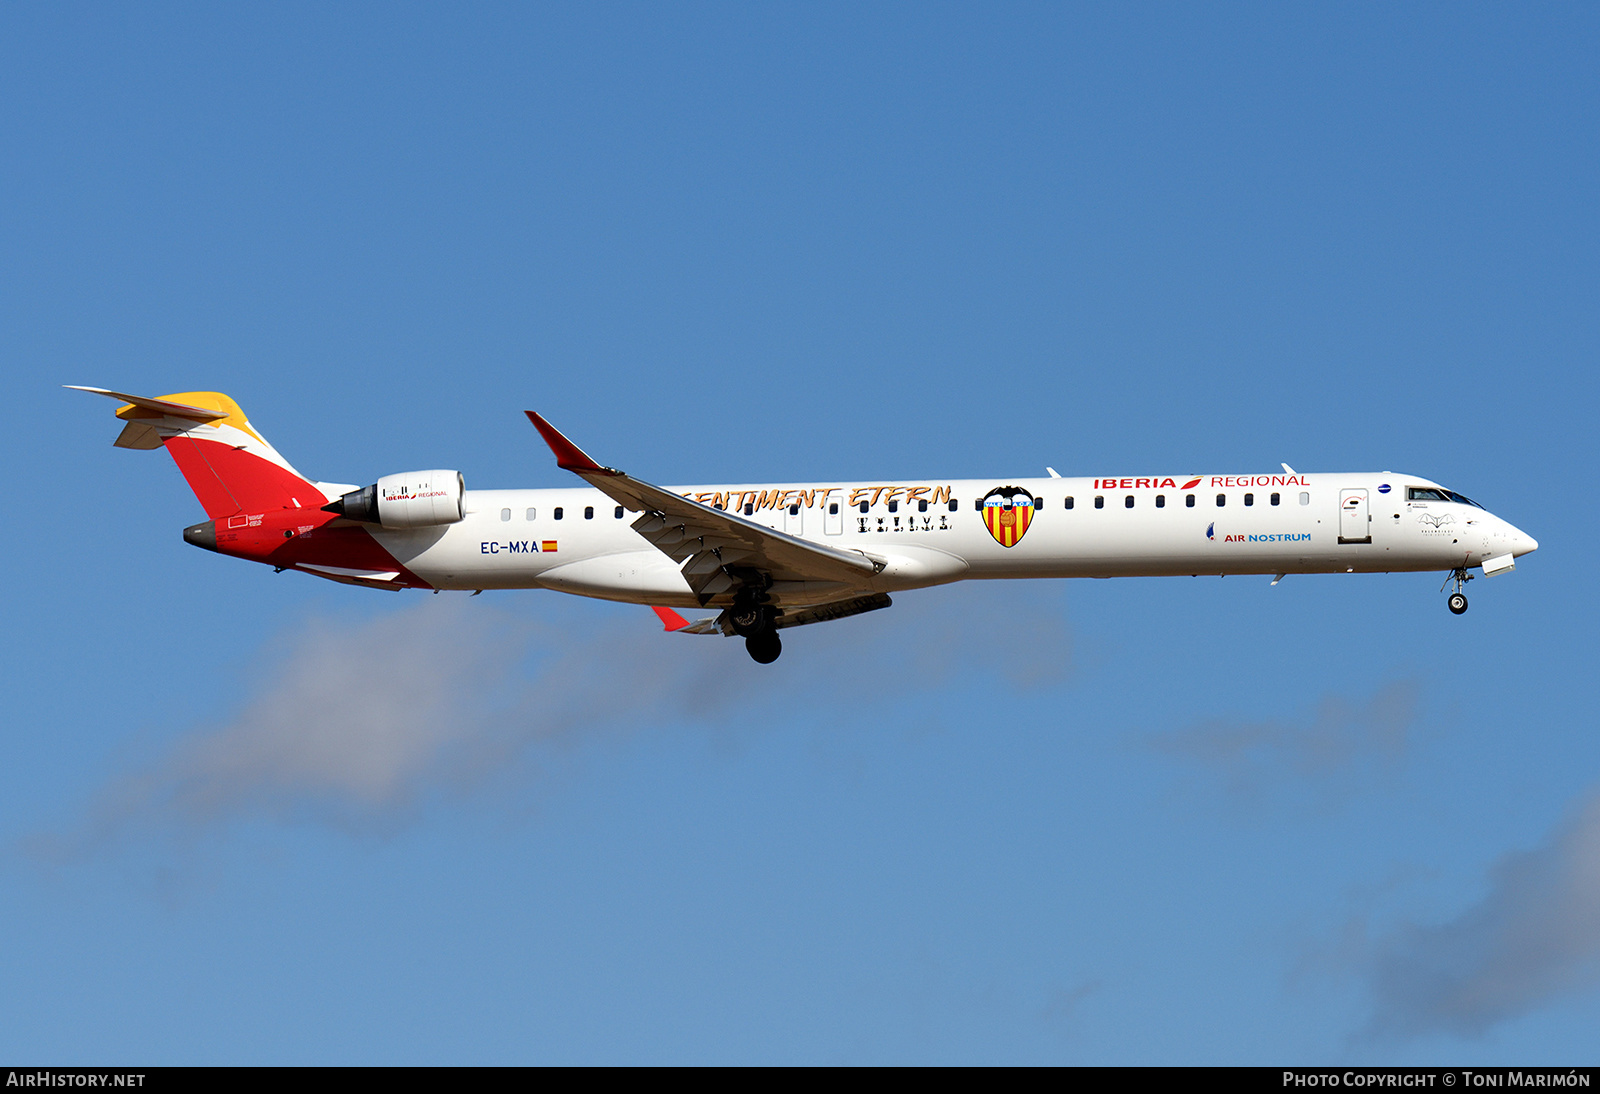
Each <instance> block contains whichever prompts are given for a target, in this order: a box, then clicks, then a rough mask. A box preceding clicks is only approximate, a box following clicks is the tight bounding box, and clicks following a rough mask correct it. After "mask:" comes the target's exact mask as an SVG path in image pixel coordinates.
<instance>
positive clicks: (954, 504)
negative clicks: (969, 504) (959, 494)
mask: <svg viewBox="0 0 1600 1094" xmlns="http://www.w3.org/2000/svg"><path fill="white" fill-rule="evenodd" d="M960 504H961V503H960V502H958V501H956V499H955V498H951V499H950V511H951V512H952V513H954V512H955V511H956V507H957V506H959V505H960Z"/></svg>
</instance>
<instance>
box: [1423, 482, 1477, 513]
mask: <svg viewBox="0 0 1600 1094" xmlns="http://www.w3.org/2000/svg"><path fill="white" fill-rule="evenodd" d="M1406 500H1407V501H1453V502H1458V503H1459V504H1461V505H1470V506H1472V507H1473V508H1474V509H1482V508H1483V506H1481V505H1479V504H1478V503H1477V502H1475V501H1473V500H1472V499H1471V498H1469V497H1467V496H1466V495H1465V494H1458V493H1456V492H1455V491H1454V490H1443V489H1440V488H1439V487H1437V486H1408V487H1406Z"/></svg>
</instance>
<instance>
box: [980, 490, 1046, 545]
mask: <svg viewBox="0 0 1600 1094" xmlns="http://www.w3.org/2000/svg"><path fill="white" fill-rule="evenodd" d="M1033 508H1034V499H1033V495H1032V494H1030V493H1028V491H1026V490H1024V489H1023V488H1022V487H1020V486H997V487H995V488H994V489H993V490H991V491H989V492H988V493H987V494H985V495H984V498H983V523H984V525H985V526H986V527H987V528H988V529H989V534H990V535H991V536H993V537H994V541H995V542H996V543H998V544H999V545H1000V546H1002V547H1015V546H1016V545H1017V544H1018V543H1020V542H1022V537H1023V536H1025V535H1027V534H1028V525H1030V524H1032V523H1033Z"/></svg>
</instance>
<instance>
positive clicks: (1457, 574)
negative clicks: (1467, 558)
mask: <svg viewBox="0 0 1600 1094" xmlns="http://www.w3.org/2000/svg"><path fill="white" fill-rule="evenodd" d="M1471 580H1472V571H1470V570H1468V569H1467V568H1466V567H1465V566H1457V567H1456V568H1455V569H1454V570H1451V571H1450V576H1449V577H1447V578H1445V579H1444V584H1443V585H1441V586H1439V591H1440V592H1441V593H1442V592H1444V591H1445V589H1447V588H1449V586H1450V583H1451V582H1452V581H1454V582H1455V583H1456V589H1455V592H1453V593H1451V594H1450V599H1449V601H1448V602H1447V603H1449V605H1450V610H1451V611H1452V612H1454V613H1455V614H1457V615H1460V614H1461V613H1462V612H1464V611H1466V610H1467V598H1466V596H1465V594H1463V593H1462V592H1461V587H1462V586H1463V585H1465V584H1466V583H1467V582H1469V581H1471Z"/></svg>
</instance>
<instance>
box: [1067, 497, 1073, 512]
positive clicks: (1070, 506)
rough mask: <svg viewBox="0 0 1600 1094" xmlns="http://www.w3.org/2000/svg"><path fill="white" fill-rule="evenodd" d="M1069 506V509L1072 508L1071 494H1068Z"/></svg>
mask: <svg viewBox="0 0 1600 1094" xmlns="http://www.w3.org/2000/svg"><path fill="white" fill-rule="evenodd" d="M1067 508H1068V509H1071V508H1072V495H1071V494H1068V495H1067Z"/></svg>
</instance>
